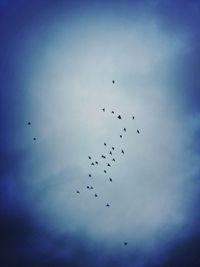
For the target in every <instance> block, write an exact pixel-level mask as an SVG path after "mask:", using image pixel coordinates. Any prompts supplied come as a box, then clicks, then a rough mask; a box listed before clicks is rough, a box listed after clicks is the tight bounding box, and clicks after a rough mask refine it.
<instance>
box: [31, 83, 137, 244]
mask: <svg viewBox="0 0 200 267" xmlns="http://www.w3.org/2000/svg"><path fill="white" fill-rule="evenodd" d="M112 83H113V84H114V83H115V81H114V80H113V81H112ZM102 112H107V111H106V109H105V107H104V108H102ZM111 114H115V111H114V110H112V111H111ZM116 118H117V119H119V120H122V116H121V115H119V114H117V116H116ZM134 119H135V117H134V116H132V120H134ZM27 124H28V125H29V126H30V125H31V122H30V121H29V122H27ZM123 132H124V134H125V133H126V132H127V129H126V128H125V127H124V128H123ZM136 132H137V134H140V130H139V129H137V131H136ZM119 138H122V134H120V135H119ZM36 140H37V139H36V137H33V141H36ZM103 145H104V147H107V148H108V151H109V152H108V155H109V156H107V155H106V156H105V155H104V154H101V158H102V159H103V160H107V164H106V166H107V167H109V168H111V163H110V161H112V162H113V163H114V162H115V161H116V158H115V156H114V154H115V147H114V146H112V147H109V146H108V144H107V143H106V142H104V143H103ZM121 154H125V152H124V149H121ZM88 159H89V163H90V165H91V166H97V165H99V161H97V160H94V159H93V158H92V157H91V156H90V155H89V156H88ZM108 161H109V162H108ZM103 172H104V173H105V174H106V173H107V170H106V169H104V170H103ZM88 176H89V178H91V177H93V175H92V174H91V173H89V174H88ZM109 181H110V182H112V181H113V179H112V178H111V177H109ZM86 189H87V190H93V189H94V187H93V186H89V185H87V186H86ZM76 193H77V194H80V193H81V192H80V190H76ZM94 197H98V194H97V193H94ZM105 206H106V207H110V203H106V205H105ZM127 244H128V243H127V242H124V245H125V246H127Z"/></svg>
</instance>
